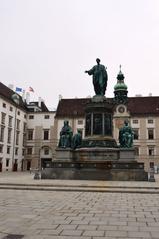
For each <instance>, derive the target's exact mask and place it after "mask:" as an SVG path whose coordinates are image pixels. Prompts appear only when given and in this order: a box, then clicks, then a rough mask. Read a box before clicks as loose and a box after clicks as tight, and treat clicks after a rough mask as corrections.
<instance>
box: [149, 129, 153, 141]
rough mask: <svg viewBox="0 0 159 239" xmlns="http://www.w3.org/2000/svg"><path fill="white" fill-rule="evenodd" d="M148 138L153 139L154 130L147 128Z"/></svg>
mask: <svg viewBox="0 0 159 239" xmlns="http://www.w3.org/2000/svg"><path fill="white" fill-rule="evenodd" d="M148 139H154V130H153V129H148Z"/></svg>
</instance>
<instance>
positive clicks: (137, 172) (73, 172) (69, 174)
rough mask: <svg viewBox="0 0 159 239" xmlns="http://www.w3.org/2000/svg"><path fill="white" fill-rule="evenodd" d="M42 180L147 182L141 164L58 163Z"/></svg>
mask: <svg viewBox="0 0 159 239" xmlns="http://www.w3.org/2000/svg"><path fill="white" fill-rule="evenodd" d="M41 178H42V179H74V180H75V179H78V180H112V181H147V180H148V175H147V173H146V172H145V171H144V164H143V163H137V162H134V163H119V162H114V161H108V162H105V163H104V162H96V161H94V162H92V161H91V162H82V163H81V162H61V161H60V162H58V161H55V162H53V163H52V165H51V167H50V168H45V169H44V170H43V171H42V174H41Z"/></svg>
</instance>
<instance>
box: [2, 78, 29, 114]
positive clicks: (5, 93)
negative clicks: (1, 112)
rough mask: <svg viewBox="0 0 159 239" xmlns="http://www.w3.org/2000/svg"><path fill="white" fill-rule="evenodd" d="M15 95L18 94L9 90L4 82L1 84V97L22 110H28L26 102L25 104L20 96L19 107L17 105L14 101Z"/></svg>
mask: <svg viewBox="0 0 159 239" xmlns="http://www.w3.org/2000/svg"><path fill="white" fill-rule="evenodd" d="M13 94H16V93H15V92H14V91H13V90H11V89H10V88H8V87H7V86H6V85H4V84H3V83H2V82H0V96H2V97H3V98H4V99H5V100H7V101H9V102H10V103H11V104H13V105H16V107H19V108H22V109H23V110H27V108H26V104H25V102H23V100H22V97H21V96H20V95H19V101H20V103H19V105H17V104H16V103H15V102H14V101H13V99H12V96H13Z"/></svg>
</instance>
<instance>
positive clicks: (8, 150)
mask: <svg viewBox="0 0 159 239" xmlns="http://www.w3.org/2000/svg"><path fill="white" fill-rule="evenodd" d="M7 154H10V146H7Z"/></svg>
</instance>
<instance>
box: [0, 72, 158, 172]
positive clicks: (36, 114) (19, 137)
mask: <svg viewBox="0 0 159 239" xmlns="http://www.w3.org/2000/svg"><path fill="white" fill-rule="evenodd" d="M127 93H128V90H127V86H126V85H125V83H124V75H123V74H122V72H121V71H120V72H119V74H118V76H117V84H116V85H115V87H114V97H112V98H106V99H107V101H108V102H111V103H112V104H114V111H113V112H114V113H113V118H112V121H113V138H114V139H115V140H116V141H117V143H119V142H118V135H119V129H120V128H121V127H122V126H123V124H124V121H125V120H128V121H129V123H130V125H131V127H132V128H133V131H134V142H133V144H134V148H135V157H136V159H137V161H138V162H144V163H145V169H146V170H149V168H150V167H159V96H147V97H143V96H138V97H128V96H127ZM89 101H90V98H81V99H80V98H74V99H73V98H72V99H60V100H59V103H58V107H57V110H56V112H55V111H50V110H49V109H48V108H47V106H46V105H45V103H44V102H43V101H42V100H39V101H38V102H29V103H28V104H27V103H26V101H23V99H22V97H21V96H20V95H18V94H17V93H15V92H14V91H13V90H11V89H10V88H8V87H7V86H5V85H4V84H2V83H0V172H1V171H17V170H19V171H24V170H30V168H32V169H36V168H38V169H42V168H44V167H46V164H47V162H48V161H53V160H54V159H55V158H56V150H55V149H56V147H57V145H58V142H59V135H60V131H61V128H62V126H63V122H64V120H66V119H67V120H68V121H69V125H70V126H71V127H72V130H73V132H74V133H76V132H77V130H81V132H82V136H83V138H84V137H85V107H86V104H87V103H88V102H89Z"/></svg>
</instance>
